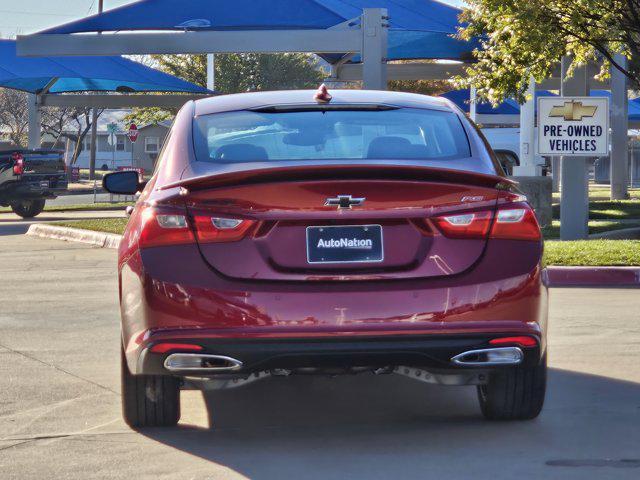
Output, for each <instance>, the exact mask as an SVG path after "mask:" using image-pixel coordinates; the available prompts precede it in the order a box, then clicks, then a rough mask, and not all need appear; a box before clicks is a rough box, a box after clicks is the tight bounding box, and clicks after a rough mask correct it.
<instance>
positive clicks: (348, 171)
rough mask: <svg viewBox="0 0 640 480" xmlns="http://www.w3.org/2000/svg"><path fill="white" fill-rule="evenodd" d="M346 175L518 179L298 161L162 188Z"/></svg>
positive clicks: (477, 181) (490, 181) (500, 182)
mask: <svg viewBox="0 0 640 480" xmlns="http://www.w3.org/2000/svg"><path fill="white" fill-rule="evenodd" d="M344 179H360V180H362V179H372V180H376V179H384V180H391V179H395V180H413V181H416V180H424V181H436V182H443V183H444V182H446V183H463V184H468V185H477V186H482V187H489V188H503V189H506V188H508V187H509V186H511V185H517V183H518V182H516V181H514V180H510V179H508V178H506V177H502V176H500V175H489V174H484V173H474V172H469V171H464V170H452V169H446V168H434V167H422V166H415V165H384V164H382V165H381V164H369V165H367V164H348V165H335V164H333V165H317V164H316V165H295V166H278V167H272V168H259V169H250V170H237V171H232V172H226V173H212V174H210V175H201V176H197V177H191V178H186V179H182V180H179V181H177V182H172V183H169V184H167V185H164V186H162V187H160V188H159V190H168V189H171V188H184V189H186V190H201V189H205V188H207V189H208V188H217V187H226V186H236V185H248V184H254V183H267V182H274V181H297V180H344Z"/></svg>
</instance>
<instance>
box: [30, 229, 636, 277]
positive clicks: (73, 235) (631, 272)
mask: <svg viewBox="0 0 640 480" xmlns="http://www.w3.org/2000/svg"><path fill="white" fill-rule="evenodd" d="M27 235H31V236H34V237H41V238H52V239H56V240H64V241H67V242H79V243H86V244H89V245H95V246H98V247H102V248H113V249H117V248H118V246H119V245H120V240H121V239H122V236H121V235H116V234H113V233H103V232H93V231H91V230H82V229H79V228H69V227H58V226H55V225H47V224H44V223H36V224H33V225H31V226H30V227H29V231H28V232H27ZM544 278H545V283H546V284H547V285H548V286H549V287H640V267H547V268H545V270H544Z"/></svg>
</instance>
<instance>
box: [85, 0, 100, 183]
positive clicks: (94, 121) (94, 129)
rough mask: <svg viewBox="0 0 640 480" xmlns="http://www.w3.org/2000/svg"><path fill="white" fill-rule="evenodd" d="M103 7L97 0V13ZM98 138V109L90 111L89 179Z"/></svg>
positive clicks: (93, 171)
mask: <svg viewBox="0 0 640 480" xmlns="http://www.w3.org/2000/svg"><path fill="white" fill-rule="evenodd" d="M103 9H104V0H98V13H102V10H103ZM97 138H98V109H97V108H94V109H93V110H92V111H91V151H90V153H89V179H90V180H95V178H96V153H97V152H96V150H97V148H96V147H97V146H96V143H97V142H96V140H97Z"/></svg>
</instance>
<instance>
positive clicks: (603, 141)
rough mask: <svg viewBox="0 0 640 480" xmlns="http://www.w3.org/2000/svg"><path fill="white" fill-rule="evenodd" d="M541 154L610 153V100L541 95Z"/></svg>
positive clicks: (602, 154)
mask: <svg viewBox="0 0 640 480" xmlns="http://www.w3.org/2000/svg"><path fill="white" fill-rule="evenodd" d="M538 154H539V155H562V156H581V157H599V156H605V155H609V99H608V98H606V97H540V98H538Z"/></svg>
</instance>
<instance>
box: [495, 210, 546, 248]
mask: <svg viewBox="0 0 640 480" xmlns="http://www.w3.org/2000/svg"><path fill="white" fill-rule="evenodd" d="M491 238H506V239H512V240H540V238H541V235H540V226H539V225H538V220H537V219H536V214H535V213H534V212H533V210H532V209H531V207H530V206H529V205H527V204H521V206H519V207H518V208H511V207H503V208H502V209H500V210H498V214H497V215H496V221H495V222H494V223H493V228H492V229H491Z"/></svg>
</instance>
